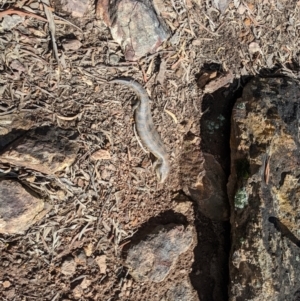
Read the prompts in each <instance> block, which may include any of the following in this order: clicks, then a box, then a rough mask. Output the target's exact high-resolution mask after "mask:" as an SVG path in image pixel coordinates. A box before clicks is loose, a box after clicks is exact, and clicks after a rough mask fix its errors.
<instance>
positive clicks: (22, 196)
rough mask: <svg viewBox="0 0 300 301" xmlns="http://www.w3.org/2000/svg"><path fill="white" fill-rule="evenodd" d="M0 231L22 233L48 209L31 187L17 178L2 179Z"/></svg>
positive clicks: (0, 182) (0, 188) (0, 184)
mask: <svg viewBox="0 0 300 301" xmlns="http://www.w3.org/2000/svg"><path fill="white" fill-rule="evenodd" d="M0 191H1V193H0V233H2V234H22V233H24V232H25V231H26V230H28V229H29V227H30V226H32V225H33V224H34V223H36V222H37V221H39V220H40V219H41V218H42V217H43V216H44V215H45V214H46V213H47V212H48V211H49V208H47V205H45V204H44V201H43V200H42V199H40V198H39V197H38V196H37V195H36V194H35V193H34V192H33V191H31V190H30V189H29V188H27V187H26V188H25V187H24V186H23V185H22V184H21V183H19V182H18V181H15V180H6V179H4V180H1V181H0Z"/></svg>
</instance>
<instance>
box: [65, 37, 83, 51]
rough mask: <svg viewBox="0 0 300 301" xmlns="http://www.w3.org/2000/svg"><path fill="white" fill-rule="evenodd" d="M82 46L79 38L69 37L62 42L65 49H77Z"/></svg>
mask: <svg viewBox="0 0 300 301" xmlns="http://www.w3.org/2000/svg"><path fill="white" fill-rule="evenodd" d="M81 46H82V44H81V42H80V41H78V40H77V39H69V40H65V41H63V43H62V47H63V49H64V50H65V51H69V50H71V51H76V50H78V49H79V48H80V47H81Z"/></svg>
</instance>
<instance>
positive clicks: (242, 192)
mask: <svg viewBox="0 0 300 301" xmlns="http://www.w3.org/2000/svg"><path fill="white" fill-rule="evenodd" d="M246 205H248V195H247V192H246V189H245V187H242V188H240V189H238V190H237V192H236V194H235V196H234V206H235V208H238V209H244V208H245V206H246Z"/></svg>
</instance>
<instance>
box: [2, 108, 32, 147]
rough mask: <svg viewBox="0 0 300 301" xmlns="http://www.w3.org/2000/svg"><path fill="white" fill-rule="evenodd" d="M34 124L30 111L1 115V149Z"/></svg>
mask: <svg viewBox="0 0 300 301" xmlns="http://www.w3.org/2000/svg"><path fill="white" fill-rule="evenodd" d="M33 124H34V117H33V116H32V115H30V114H29V113H26V112H22V113H12V114H7V115H2V116H0V149H3V147H5V146H6V145H8V144H9V143H11V142H12V141H13V140H15V139H17V138H18V137H20V136H21V135H22V134H24V133H25V132H26V131H27V130H29V129H30V128H31V127H32V125H33Z"/></svg>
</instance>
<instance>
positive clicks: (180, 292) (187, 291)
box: [164, 279, 199, 301]
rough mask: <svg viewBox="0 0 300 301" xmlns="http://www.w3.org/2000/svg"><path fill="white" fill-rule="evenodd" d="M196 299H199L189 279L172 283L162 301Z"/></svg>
mask: <svg viewBox="0 0 300 301" xmlns="http://www.w3.org/2000/svg"><path fill="white" fill-rule="evenodd" d="M174 300H178V301H179V300H180V301H196V300H199V299H198V296H197V294H196V293H195V290H194V289H193V287H192V285H191V283H190V281H189V280H187V279H184V280H183V281H182V282H181V283H177V284H175V285H172V286H171V287H170V288H169V290H168V291H167V293H166V296H165V299H164V301H174Z"/></svg>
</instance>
